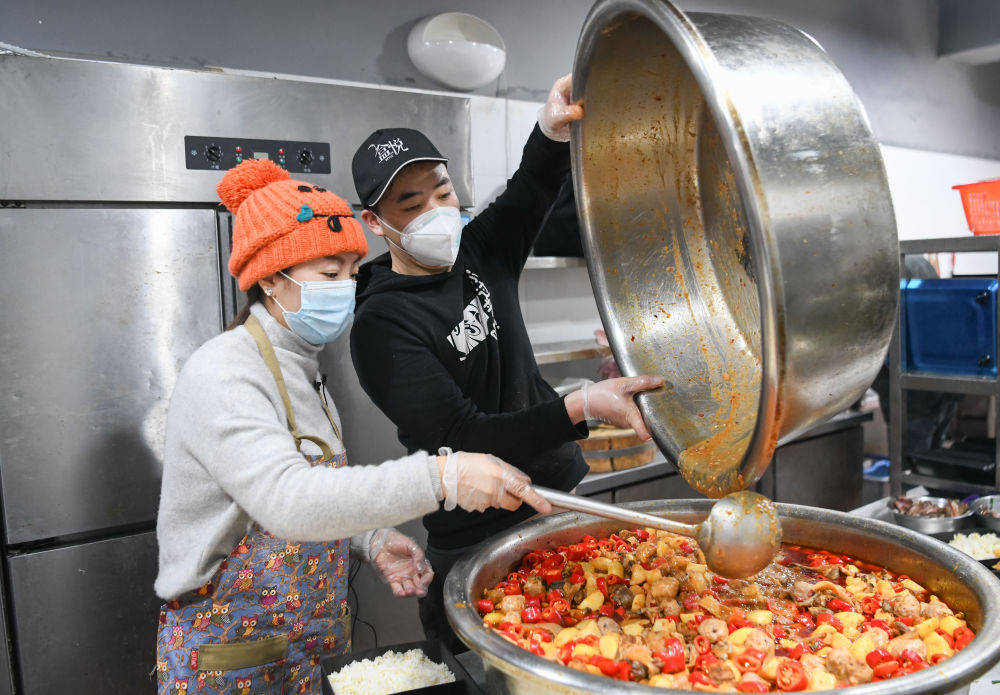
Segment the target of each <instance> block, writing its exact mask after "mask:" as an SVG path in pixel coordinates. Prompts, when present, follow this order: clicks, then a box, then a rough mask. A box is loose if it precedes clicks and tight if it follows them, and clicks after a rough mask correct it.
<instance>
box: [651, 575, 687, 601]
mask: <svg viewBox="0 0 1000 695" xmlns="http://www.w3.org/2000/svg"><path fill="white" fill-rule="evenodd" d="M680 587H681V584H680V582H678V581H677V580H676V579H674V578H673V577H664V578H663V579H658V580H657V581H655V582H653V585H652V586H651V587H649V595H650V596H652V597H653V598H655V599H656V600H657V601H659V600H660V599H668V598H674V597H675V596H677V592H678V590H679V589H680Z"/></svg>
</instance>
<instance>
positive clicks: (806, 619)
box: [792, 611, 816, 627]
mask: <svg viewBox="0 0 1000 695" xmlns="http://www.w3.org/2000/svg"><path fill="white" fill-rule="evenodd" d="M792 620H793V621H794V622H796V623H798V624H799V625H803V626H805V627H813V626H814V625H815V624H816V621H815V620H813V617H812V615H811V614H810V613H807V612H805V611H802V612H801V613H799V614H798V615H796V616H795V617H794V618H793V619H792Z"/></svg>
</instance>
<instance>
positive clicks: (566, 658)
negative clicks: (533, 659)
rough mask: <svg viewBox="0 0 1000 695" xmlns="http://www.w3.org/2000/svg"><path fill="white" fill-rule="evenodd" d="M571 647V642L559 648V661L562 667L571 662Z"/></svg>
mask: <svg viewBox="0 0 1000 695" xmlns="http://www.w3.org/2000/svg"><path fill="white" fill-rule="evenodd" d="M573 646H574V645H573V643H572V642H567V643H566V644H564V645H563V646H561V647H559V654H558V657H559V661H561V662H562V663H563V665H564V666H565V665H566V664H568V663H569V662H570V661H572V660H573Z"/></svg>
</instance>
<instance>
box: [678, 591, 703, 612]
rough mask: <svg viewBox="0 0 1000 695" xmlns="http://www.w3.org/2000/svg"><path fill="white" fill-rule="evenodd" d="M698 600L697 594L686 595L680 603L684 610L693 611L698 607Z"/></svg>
mask: <svg viewBox="0 0 1000 695" xmlns="http://www.w3.org/2000/svg"><path fill="white" fill-rule="evenodd" d="M698 600H699V598H698V594H688V595H687V596H686V597H685V598H684V600H683V601H681V603H682V604H684V609H685V610H688V611H693V610H694V609H695V606H697V605H698Z"/></svg>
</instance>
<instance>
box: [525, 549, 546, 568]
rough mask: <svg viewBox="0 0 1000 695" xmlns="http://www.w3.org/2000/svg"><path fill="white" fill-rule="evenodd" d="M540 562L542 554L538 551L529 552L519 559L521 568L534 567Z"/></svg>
mask: <svg viewBox="0 0 1000 695" xmlns="http://www.w3.org/2000/svg"><path fill="white" fill-rule="evenodd" d="M540 564H542V554H541V553H539V552H538V551H534V552H530V553H528V554H527V555H525V556H524V558H523V559H522V560H521V569H534V568H536V567H538V566H539V565H540Z"/></svg>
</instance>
